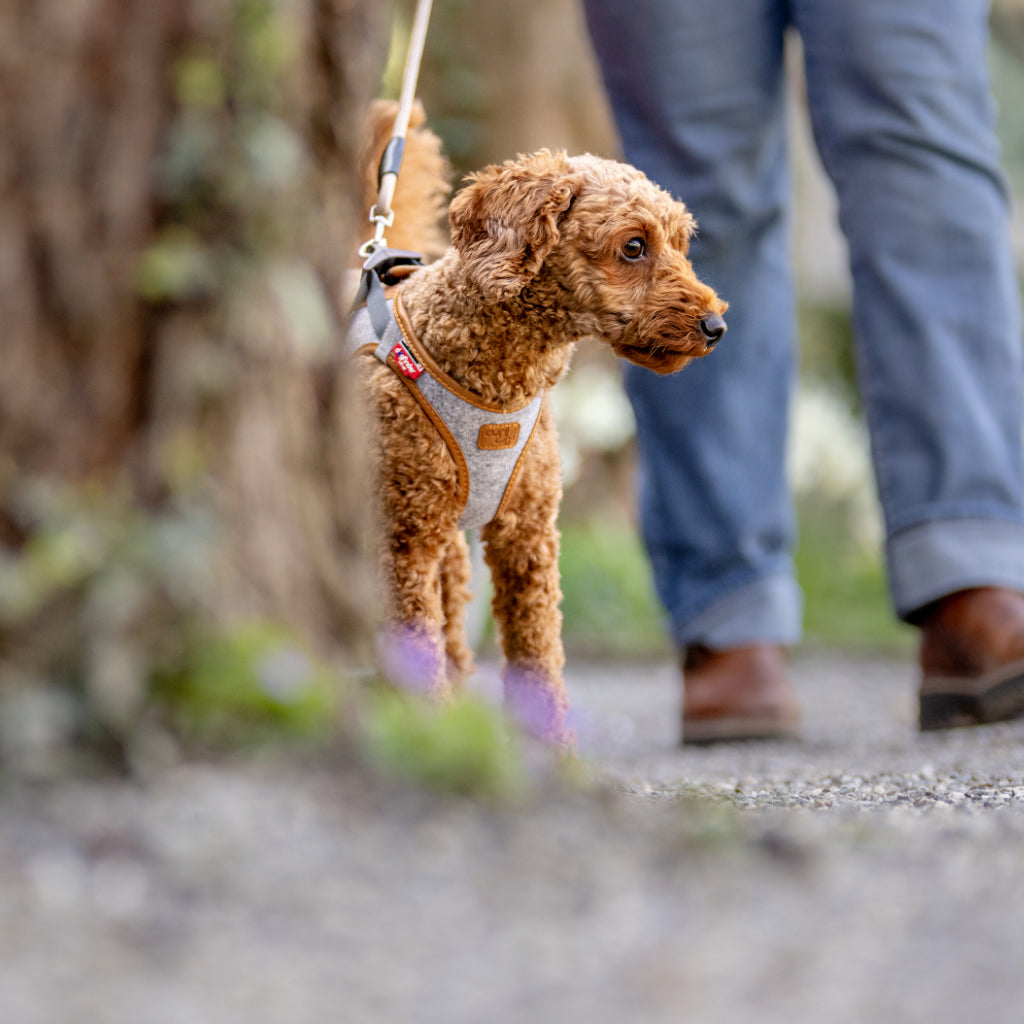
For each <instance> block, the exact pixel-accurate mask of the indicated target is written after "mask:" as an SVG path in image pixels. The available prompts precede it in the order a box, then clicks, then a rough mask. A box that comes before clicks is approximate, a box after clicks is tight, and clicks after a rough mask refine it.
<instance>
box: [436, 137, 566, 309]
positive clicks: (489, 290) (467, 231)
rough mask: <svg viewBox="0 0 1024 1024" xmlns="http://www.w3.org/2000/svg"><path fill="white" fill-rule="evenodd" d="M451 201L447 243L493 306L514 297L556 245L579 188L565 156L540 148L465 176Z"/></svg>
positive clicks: (471, 279)
mask: <svg viewBox="0 0 1024 1024" xmlns="http://www.w3.org/2000/svg"><path fill="white" fill-rule="evenodd" d="M466 180H467V182H468V184H467V185H466V187H465V188H464V189H462V191H461V192H459V194H458V195H457V196H456V197H455V198H454V200H452V204H451V208H450V211H449V217H450V219H451V225H452V244H453V245H454V246H455V248H456V249H457V250H458V252H459V254H460V256H461V258H462V263H463V266H464V268H465V270H466V274H467V276H468V277H469V279H470V281H472V282H473V283H474V284H475V285H476V286H477V287H478V288H479V289H480V291H481V292H482V293H483V295H484V297H485V298H486V299H488V300H489V301H492V302H500V301H501V300H502V299H508V298H511V297H512V296H514V295H518V294H519V293H520V292H521V291H522V290H523V288H525V287H526V285H527V284H528V283H529V282H530V280H531V279H532V278H533V277H534V276H535V275H536V274H537V272H538V271H539V270H540V268H541V266H542V265H543V263H544V260H545V259H547V257H548V254H549V253H550V252H551V250H552V249H553V248H554V247H555V244H556V243H557V242H558V233H559V225H560V224H561V223H562V221H563V220H564V218H565V216H566V213H567V212H568V210H569V209H570V207H571V206H572V204H573V202H574V200H575V199H576V197H577V196H578V195H579V193H580V190H581V188H582V187H583V183H582V179H581V178H580V177H579V176H578V175H576V174H574V173H573V171H572V166H571V165H570V163H569V160H568V158H567V157H566V156H565V154H564V153H555V154H553V153H549V152H548V151H547V150H541V151H540V152H539V153H535V154H533V156H529V157H520V158H519V159H518V160H509V161H506V162H505V163H504V164H501V165H497V164H493V165H491V166H490V167H485V168H484V169H483V170H482V171H478V172H477V173H475V174H472V175H470V176H469V178H467V179H466Z"/></svg>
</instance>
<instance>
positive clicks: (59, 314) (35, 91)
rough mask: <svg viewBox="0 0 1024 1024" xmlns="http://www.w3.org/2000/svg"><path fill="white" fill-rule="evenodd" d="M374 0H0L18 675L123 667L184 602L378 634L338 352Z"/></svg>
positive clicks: (6, 496)
mask: <svg viewBox="0 0 1024 1024" xmlns="http://www.w3.org/2000/svg"><path fill="white" fill-rule="evenodd" d="M378 7H379V5H376V4H374V3H372V2H371V0H48V2H40V0H6V2H5V3H4V4H3V5H0V140H2V144H0V311H2V313H0V322H2V325H3V342H2V346H3V358H2V361H0V671H2V672H3V675H4V680H5V681H6V682H10V681H12V680H22V681H24V680H36V681H39V680H42V681H48V680H52V679H53V678H55V677H58V676H63V677H67V676H69V675H81V676H83V677H84V683H85V685H86V686H92V687H94V688H96V689H97V690H99V691H102V690H103V689H104V687H107V688H109V687H110V686H111V683H110V679H111V678H118V677H119V673H120V678H121V680H122V682H123V683H124V685H125V686H126V687H127V688H128V689H129V690H131V684H130V679H135V685H136V686H142V685H144V682H145V676H146V674H147V672H150V671H153V670H154V669H155V667H156V663H157V662H158V661H159V660H160V659H161V658H164V657H173V656H174V652H176V651H178V650H179V647H180V637H179V636H178V635H177V631H179V630H180V629H181V628H183V624H184V623H186V622H188V623H190V624H192V625H193V626H194V625H195V624H197V623H199V624H207V625H208V624H210V623H214V624H216V623H222V624H230V623H233V622H241V621H246V620H252V619H264V620H267V621H273V622H275V623H280V624H282V625H284V626H285V627H287V628H288V629H289V630H290V631H294V632H295V633H297V634H299V635H301V636H302V637H304V638H305V639H307V640H308V641H309V642H310V643H311V644H313V645H314V646H315V647H316V649H317V650H318V651H319V652H320V653H322V654H326V655H328V656H330V657H332V658H337V657H342V658H344V657H345V655H346V654H348V653H351V652H352V650H353V649H354V648H355V647H357V646H358V645H359V644H360V642H361V638H363V637H365V636H366V630H367V617H368V615H369V613H370V604H371V602H370V597H369V595H370V588H369V586H368V573H367V571H366V566H365V559H364V545H365V536H364V533H365V521H366V520H365V513H364V508H363V503H362V500H361V497H362V494H363V488H362V487H361V485H360V482H359V481H360V472H361V460H360V457H359V453H360V448H361V446H360V444H359V439H358V433H357V429H356V416H355V414H354V412H353V408H352V395H351V386H350V383H349V381H348V379H347V377H346V375H345V374H344V373H342V372H339V364H338V360H337V352H338V348H339V344H340V341H339V339H340V337H341V331H342V322H343V317H344V310H343V308H342V296H341V290H342V289H341V278H342V273H343V271H344V269H345V268H346V266H348V265H350V264H351V263H352V262H353V254H354V253H353V250H352V244H351V243H352V239H353V224H354V222H353V216H354V207H353V204H354V199H355V197H358V196H359V194H360V190H359V188H358V187H356V184H355V182H354V181H353V180H352V175H353V167H354V164H355V151H356V148H357V140H356V138H355V126H357V125H358V123H359V117H358V114H357V113H356V111H357V109H358V107H359V106H360V105H361V104H362V103H363V102H364V100H365V99H366V98H367V95H366V94H367V92H368V91H371V90H372V89H373V86H374V84H375V82H376V78H377V74H378V73H379V63H378V59H379V58H380V57H382V55H383V52H382V47H383V44H384V42H385V40H384V38H383V35H382V31H383V29H384V26H383V25H382V24H381V20H380V18H379V17H378V15H377V9H378ZM126 657H127V663H126ZM115 688H116V687H115ZM122 696H123V694H122Z"/></svg>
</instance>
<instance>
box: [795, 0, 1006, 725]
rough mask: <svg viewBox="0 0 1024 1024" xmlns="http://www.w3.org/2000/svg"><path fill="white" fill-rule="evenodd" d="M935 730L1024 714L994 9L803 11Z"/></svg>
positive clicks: (921, 3) (879, 460)
mask: <svg viewBox="0 0 1024 1024" xmlns="http://www.w3.org/2000/svg"><path fill="white" fill-rule="evenodd" d="M793 9H794V20H795V21H796V23H797V25H798V27H799V29H800V32H801V35H802V37H803V40H804V48H805V54H806V63H807V78H808V96H809V100H810V109H811V116H812V121H813V124H814V129H815V138H816V140H817V143H818V147H819V150H820V152H821V155H822V158H823V160H824V162H825V166H826V168H827V170H828V172H829V174H830V175H831V177H832V179H833V181H834V182H835V185H836V189H837V193H838V196H839V206H840V218H841V222H842V226H843V230H844V232H845V234H846V237H847V239H848V241H849V244H850V262H851V267H852V270H853V278H854V321H855V328H856V334H857V348H858V361H859V368H860V379H861V389H862V393H863V396H864V401H865V406H866V409H867V413H868V423H869V427H870V430H871V438H872V448H873V454H874V462H875V471H876V477H877V480H878V487H879V494H880V496H881V500H882V506H883V510H884V513H885V523H886V532H887V540H888V542H887V558H888V568H889V578H890V589H891V593H892V598H893V603H894V606H895V608H896V611H897V614H899V615H900V616H901V617H902V618H904V619H906V620H907V621H910V622H913V623H915V624H916V625H918V626H920V628H921V636H922V642H921V652H920V666H921V672H922V684H921V692H920V701H921V718H920V724H921V727H922V728H923V729H934V728H948V727H950V726H954V725H971V724H976V723H978V722H988V721H997V720H1000V719H1004V718H1012V717H1017V716H1019V715H1022V714H1024V593H1022V592H1024V455H1022V446H1021V436H1022V385H1024V372H1022V349H1021V336H1020V314H1019V300H1018V293H1017V283H1016V277H1015V272H1014V265H1013V259H1012V253H1011V249H1010V242H1009V232H1008V230H1007V229H1008V204H1007V196H1006V188H1005V184H1004V182H1003V178H1002V174H1001V172H1000V168H999V156H998V145H997V142H996V135H995V110H994V104H993V101H992V97H991V94H990V89H989V81H988V75H987V66H986V49H987V41H988V34H987V15H988V4H987V2H986V0H901V2H900V3H898V4H897V3H892V2H890V0H858V2H857V3H855V4H844V3H839V2H833V3H821V2H820V0H794V3H793Z"/></svg>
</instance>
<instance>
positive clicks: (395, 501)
mask: <svg viewBox="0 0 1024 1024" xmlns="http://www.w3.org/2000/svg"><path fill="white" fill-rule="evenodd" d="M467 181H468V184H467V185H466V187H465V188H463V190H462V191H461V192H459V193H458V194H457V195H456V196H455V198H454V200H453V201H452V204H451V207H450V210H449V219H450V223H451V230H452V245H451V248H449V249H448V250H447V252H446V253H445V254H444V255H443V256H442V257H441V259H440V260H438V261H437V262H436V263H433V264H431V265H430V266H427V267H424V268H423V269H420V270H417V271H416V272H415V273H413V274H412V275H411V276H410V277H409V278H408V279H407V280H406V281H405V282H404V283H403V284H402V285H401V286H400V288H398V289H397V292H396V294H395V296H394V301H393V315H394V318H395V320H396V321H397V327H396V329H395V333H393V334H392V336H391V338H390V340H389V341H388V342H387V343H382V347H378V349H377V356H378V358H376V359H375V358H373V356H372V355H371V353H372V352H373V351H374V341H375V339H374V338H372V337H370V336H369V335H366V334H364V335H363V336H362V338H361V340H368V341H369V342H370V343H369V344H365V345H363V346H362V348H361V349H360V353H361V354H360V355H359V357H358V361H359V362H360V364H361V369H362V372H363V374H364V375H365V382H366V387H367V389H368V393H369V397H370V402H371V406H372V412H373V416H374V420H375V422H374V423H373V425H372V427H371V435H372V437H373V440H374V447H375V454H376V463H375V464H376V469H377V473H378V479H379V498H380V513H379V515H380V524H381V542H382V543H381V558H382V566H383V574H384V583H385V591H386V600H387V609H386V612H387V621H388V624H389V638H390V647H389V650H390V653H391V655H392V672H393V673H394V674H395V675H397V676H399V677H404V681H405V682H406V683H409V684H413V685H417V686H419V687H420V688H422V689H424V690H426V691H427V692H429V693H431V694H433V695H435V696H438V697H443V696H444V695H445V694H447V693H448V692H449V687H450V686H451V685H452V684H453V683H455V682H456V681H457V680H459V679H460V678H462V677H464V676H465V675H466V674H467V673H469V672H470V671H471V670H472V664H473V658H472V653H471V651H470V648H469V646H468V644H467V642H466V639H465V636H464V631H463V621H464V605H465V602H466V599H467V597H468V596H469V592H468V583H469V559H468V555H467V546H466V542H465V539H464V537H463V534H462V529H463V528H464V527H466V526H473V525H478V526H479V527H480V536H481V539H482V541H483V544H484V549H485V560H486V562H487V565H488V566H489V568H490V572H491V575H492V579H493V584H494V600H493V612H494V618H495V621H496V624H497V627H498V632H499V635H500V639H501V645H502V648H503V651H504V655H505V666H504V669H503V673H502V677H503V684H504V693H505V703H506V707H507V708H508V709H509V711H510V712H511V713H512V714H513V716H514V717H515V718H517V719H518V720H519V721H520V723H522V724H523V725H524V726H525V727H526V729H527V730H528V731H529V732H531V733H532V734H534V735H536V736H540V737H542V738H544V739H548V740H551V741H553V742H555V743H563V744H567V743H570V742H571V737H570V736H569V732H568V730H567V728H566V724H565V718H566V711H567V709H568V700H567V697H566V692H565V685H564V682H563V679H562V667H563V664H564V654H563V650H562V642H561V612H560V611H559V601H560V599H561V593H560V589H559V573H558V548H559V535H558V529H557V526H556V518H557V515H558V506H559V502H560V500H561V495H562V485H561V478H560V470H559V459H558V446H557V439H556V436H555V426H554V423H553V420H552V414H551V408H550V404H549V402H548V400H547V397H546V393H547V391H548V389H549V388H551V387H553V386H554V385H555V384H556V383H557V382H558V380H559V379H560V378H561V377H562V376H563V374H564V373H565V372H566V370H567V369H568V366H569V360H570V358H571V356H572V353H573V349H574V347H575V345H576V343H577V342H578V341H579V340H580V339H582V338H584V337H588V336H593V337H595V338H598V339H601V340H603V341H605V342H607V343H608V344H609V345H611V347H612V349H613V350H614V351H615V352H616V353H617V354H618V355H620V356H623V357H625V358H626V359H629V360H631V361H632V362H634V363H637V364H639V365H641V366H645V367H649V368H650V369H652V370H654V371H656V372H658V373H673V372H675V371H676V370H679V369H681V368H682V367H684V366H685V365H686V364H687V363H688V362H689V361H690V359H692V358H694V357H698V356H703V355H705V354H706V353H707V352H708V351H709V350H710V349H711V348H712V347H713V346H714V344H715V343H716V342H717V341H718V340H719V338H720V337H721V336H722V334H724V333H725V322H724V320H723V319H722V314H723V313H724V312H725V309H726V304H725V303H724V302H723V301H722V300H721V299H719V298H718V296H717V295H716V294H715V292H714V291H713V290H712V289H711V288H709V287H708V286H707V285H705V284H703V283H701V282H700V281H699V280H698V279H697V278H696V276H695V275H694V272H693V268H692V267H691V265H690V262H689V260H688V259H687V250H688V246H689V240H690V236H691V235H692V233H693V231H694V227H695V224H694V220H693V218H692V217H691V215H690V213H689V212H688V211H687V209H686V207H685V206H684V205H683V204H682V203H680V202H676V201H675V200H673V199H672V198H671V197H670V196H669V195H668V194H667V193H666V192H664V191H663V190H662V189H660V188H658V187H657V186H656V185H654V184H653V183H652V182H651V181H649V180H648V179H647V178H646V177H645V176H644V175H643V174H641V173H640V172H639V171H637V170H635V169H633V168H632V167H628V166H626V165H624V164H621V163H616V162H614V161H610V160H604V159H600V158H598V157H595V156H589V155H587V156H577V157H571V158H570V157H568V156H566V155H565V154H564V153H550V152H547V151H542V152H539V153H535V154H533V155H531V156H526V157H521V158H520V159H518V160H515V161H509V162H506V163H505V164H503V165H501V166H496V165H495V166H490V167H487V168H485V169H484V170H482V171H480V172H478V173H476V174H473V175H471V176H470V177H469V178H468V179H467ZM399 329H400V334H399V333H397V332H398V330H399ZM363 330H364V332H365V330H366V325H363ZM354 332H355V333H357V334H358V331H356V328H355V327H354ZM395 339H397V342H396V344H395V345H394V346H393V347H391V342H392V341H395ZM428 382H430V387H431V388H433V392H429V389H428V388H427V387H426V384H427V383H428ZM431 395H433V397H432V398H431ZM446 403H448V405H454V406H456V407H457V408H455V411H454V413H452V412H451V409H449V410H448V413H450V414H451V419H450V422H449V421H446V420H445V408H444V407H445V404H446ZM531 410H532V411H531ZM474 417H477V418H474ZM494 453H497V454H498V456H499V458H503V459H504V465H505V471H506V473H507V471H508V469H509V468H510V467H511V478H510V479H508V478H507V476H506V478H505V479H508V482H507V483H505V482H504V480H501V481H499V482H498V484H497V490H495V489H494V487H491V490H490V492H489V493H490V497H487V494H486V493H485V494H484V497H483V499H481V497H480V494H481V493H482V492H486V491H487V488H486V487H484V486H483V485H482V484H481V483H480V480H481V479H484V483H487V480H486V479H485V478H487V476H488V473H489V472H490V470H488V468H487V465H486V460H487V459H488V458H490V456H491V455H492V454H494ZM481 466H482V468H481ZM491 483H493V481H491Z"/></svg>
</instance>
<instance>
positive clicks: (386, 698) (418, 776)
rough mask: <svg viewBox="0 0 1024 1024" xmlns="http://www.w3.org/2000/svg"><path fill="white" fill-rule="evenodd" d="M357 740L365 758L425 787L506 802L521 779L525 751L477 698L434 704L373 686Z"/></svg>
mask: <svg viewBox="0 0 1024 1024" xmlns="http://www.w3.org/2000/svg"><path fill="white" fill-rule="evenodd" d="M361 719H362V721H361V725H360V729H359V734H358V739H359V742H360V746H361V747H362V750H363V752H364V754H365V756H366V758H367V759H368V761H369V762H370V763H371V764H372V765H374V766H376V767H377V768H378V769H379V770H381V771H383V772H385V773H386V774H388V775H391V776H393V777H396V778H399V779H404V780H406V781H412V782H415V783H417V784H419V785H424V786H427V787H428V788H430V789H435V790H439V791H442V792H448V793H461V794H465V795H471V796H475V797H480V798H484V799H488V800H494V801H499V802H507V801H509V800H515V799H518V798H520V797H522V796H523V795H524V793H525V792H526V789H527V785H528V781H529V780H528V776H527V774H526V771H525V761H524V756H523V755H524V750H523V747H522V743H521V741H520V739H519V737H518V736H517V735H516V733H515V732H514V731H513V730H511V729H510V728H509V727H508V725H507V724H506V722H505V721H504V719H503V717H502V715H501V713H500V711H499V709H497V708H495V707H493V706H492V705H490V704H488V703H486V702H485V701H484V700H482V699H481V698H479V697H476V696H461V697H459V698H457V699H455V700H453V701H452V702H451V703H449V704H445V705H443V706H441V707H435V706H432V705H430V704H428V703H426V701H424V700H423V699H422V698H418V697H416V696H414V695H410V694H407V693H401V692H399V691H395V690H390V689H387V688H380V689H376V690H373V691H371V692H370V693H369V694H368V695H367V699H366V702H365V704H364V706H363V708H362V711H361Z"/></svg>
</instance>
